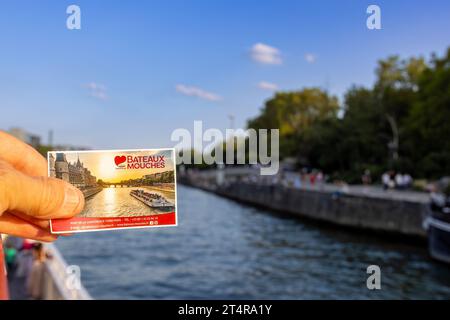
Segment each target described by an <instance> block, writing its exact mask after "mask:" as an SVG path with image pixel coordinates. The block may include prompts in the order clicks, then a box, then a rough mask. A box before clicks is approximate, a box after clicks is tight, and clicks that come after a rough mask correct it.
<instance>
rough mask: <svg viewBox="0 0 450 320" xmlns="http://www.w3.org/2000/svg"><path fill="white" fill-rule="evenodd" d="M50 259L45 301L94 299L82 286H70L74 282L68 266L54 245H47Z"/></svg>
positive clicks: (45, 281) (47, 267)
mask: <svg viewBox="0 0 450 320" xmlns="http://www.w3.org/2000/svg"><path fill="white" fill-rule="evenodd" d="M45 250H46V253H47V256H48V259H46V261H45V274H44V281H43V288H42V290H43V299H45V300H91V299H92V297H91V296H90V294H89V293H88V292H87V290H86V289H85V288H84V286H83V285H82V284H81V281H79V284H78V285H77V286H73V285H69V283H70V282H71V281H72V279H71V277H73V274H71V273H70V272H69V271H68V270H69V268H68V265H67V263H66V261H65V260H64V258H63V256H62V255H61V253H60V252H59V250H58V249H57V248H56V247H55V246H54V245H53V244H46V245H45Z"/></svg>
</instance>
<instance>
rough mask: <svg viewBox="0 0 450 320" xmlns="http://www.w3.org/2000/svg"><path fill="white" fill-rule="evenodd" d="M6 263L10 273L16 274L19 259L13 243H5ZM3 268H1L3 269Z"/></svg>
mask: <svg viewBox="0 0 450 320" xmlns="http://www.w3.org/2000/svg"><path fill="white" fill-rule="evenodd" d="M4 251H5V262H6V270H7V272H8V273H12V272H14V269H15V266H16V258H17V249H16V248H14V246H13V245H12V243H10V242H6V243H5V250H4ZM1 267H2V266H0V268H1Z"/></svg>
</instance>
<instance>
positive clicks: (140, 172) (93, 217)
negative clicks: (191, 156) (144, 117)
mask: <svg viewBox="0 0 450 320" xmlns="http://www.w3.org/2000/svg"><path fill="white" fill-rule="evenodd" d="M47 158H48V159H47V160H48V166H49V167H48V174H49V176H50V177H54V178H58V179H62V180H64V181H67V182H69V183H71V184H72V185H74V186H75V187H77V188H79V189H80V190H81V191H82V192H83V194H84V197H85V200H86V203H85V207H84V209H83V211H82V212H81V213H80V214H78V215H77V216H75V217H73V218H71V219H55V220H51V221H50V226H51V231H52V233H74V232H86V231H99V230H111V229H124V228H125V229H129V228H143V227H157V226H159V227H160V226H176V225H177V216H176V200H177V199H176V170H175V152H174V150H173V149H148V150H107V151H60V152H59V151H52V152H48V155H47Z"/></svg>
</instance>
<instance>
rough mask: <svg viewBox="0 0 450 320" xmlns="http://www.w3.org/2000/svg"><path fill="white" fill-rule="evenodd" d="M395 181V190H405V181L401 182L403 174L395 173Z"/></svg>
mask: <svg viewBox="0 0 450 320" xmlns="http://www.w3.org/2000/svg"><path fill="white" fill-rule="evenodd" d="M394 181H395V187H396V188H397V189H400V190H401V189H404V188H405V181H404V180H403V174H402V173H401V172H397V174H396V175H395V177H394Z"/></svg>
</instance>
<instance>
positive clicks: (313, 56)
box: [305, 53, 317, 63]
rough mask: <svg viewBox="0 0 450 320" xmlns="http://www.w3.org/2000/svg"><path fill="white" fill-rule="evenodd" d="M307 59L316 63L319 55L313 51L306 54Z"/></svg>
mask: <svg viewBox="0 0 450 320" xmlns="http://www.w3.org/2000/svg"><path fill="white" fill-rule="evenodd" d="M305 60H306V62H308V63H314V62H316V60H317V57H316V56H315V55H314V54H312V53H307V54H305Z"/></svg>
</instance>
